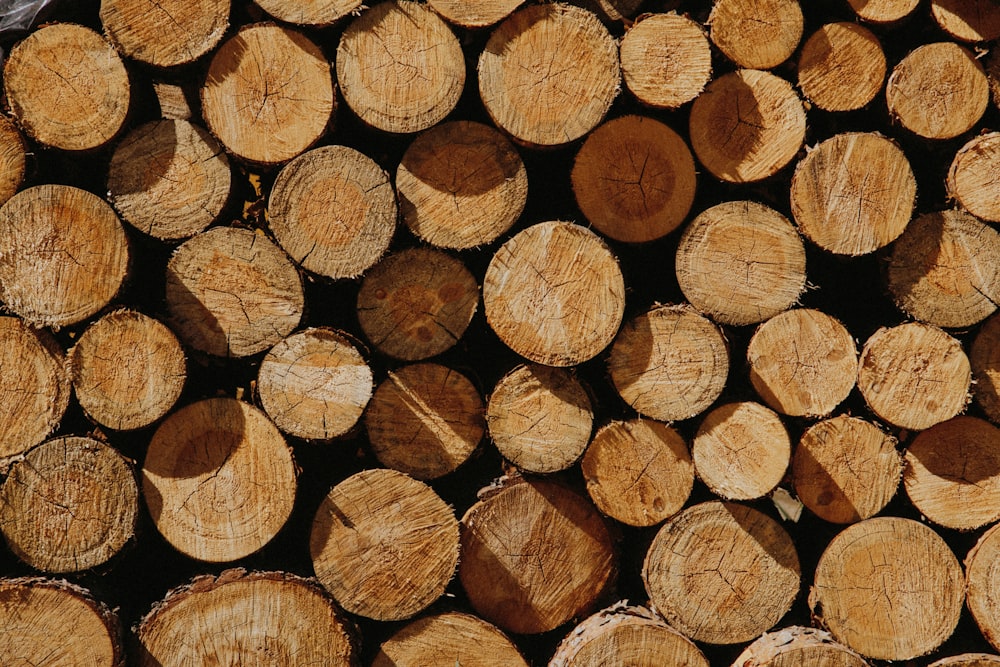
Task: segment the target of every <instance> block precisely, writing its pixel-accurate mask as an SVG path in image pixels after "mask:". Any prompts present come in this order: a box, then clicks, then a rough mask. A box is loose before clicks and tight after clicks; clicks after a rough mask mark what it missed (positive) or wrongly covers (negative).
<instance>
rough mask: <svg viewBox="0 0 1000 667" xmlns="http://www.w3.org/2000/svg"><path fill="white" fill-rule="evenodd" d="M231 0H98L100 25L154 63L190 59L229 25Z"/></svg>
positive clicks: (128, 51) (118, 43)
mask: <svg viewBox="0 0 1000 667" xmlns="http://www.w3.org/2000/svg"><path fill="white" fill-rule="evenodd" d="M229 11H230V1H229V0H209V1H208V2H203V1H201V0H197V1H195V0H102V2H101V11H100V17H101V25H102V26H103V27H104V32H105V33H106V34H107V36H108V39H109V40H110V41H111V43H112V44H114V45H115V47H116V48H117V49H118V50H119V51H121V52H122V53H123V54H125V55H126V56H128V57H129V58H134V59H135V60H138V61H140V62H143V63H146V64H147V65H152V66H154V67H164V68H166V67H176V66H178V65H186V64H188V63H193V62H194V61H195V60H198V59H199V58H201V57H202V56H203V55H205V54H206V53H208V52H209V51H211V50H212V49H214V48H215V47H216V46H217V45H218V44H219V42H220V41H221V40H222V36H223V35H224V34H225V32H226V30H227V29H228V28H229Z"/></svg>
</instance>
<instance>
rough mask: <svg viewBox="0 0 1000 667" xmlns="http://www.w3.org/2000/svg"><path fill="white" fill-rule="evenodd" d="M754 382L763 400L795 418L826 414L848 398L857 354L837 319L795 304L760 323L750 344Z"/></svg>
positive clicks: (852, 384)
mask: <svg viewBox="0 0 1000 667" xmlns="http://www.w3.org/2000/svg"><path fill="white" fill-rule="evenodd" d="M747 363H748V364H749V365H750V382H751V384H753V388H754V389H755V390H756V391H757V393H758V394H759V395H760V397H761V398H762V399H764V402H765V403H767V404H768V405H769V406H770V407H771V408H773V409H774V410H777V411H778V412H780V413H782V414H785V415H790V416H793V417H823V416H826V415H828V414H830V413H831V412H833V409H834V408H836V407H837V406H838V405H839V404H840V403H841V402H842V401H843V400H844V399H846V398H847V396H848V394H850V393H851V390H852V389H854V384H855V381H856V379H857V369H858V352H857V348H856V347H855V343H854V338H853V336H851V332H850V331H848V330H847V328H846V327H845V326H844V325H843V324H841V323H840V322H839V321H838V320H837V319H836V318H833V317H831V316H829V315H827V314H825V313H822V312H820V311H818V310H813V309H811V308H795V309H792V310H789V311H786V312H784V313H781V314H780V315H776V316H774V317H772V318H771V319H769V320H768V321H767V322H764V323H763V324H761V325H760V326H759V327H758V328H757V331H756V332H755V333H754V335H753V338H751V339H750V344H749V345H748V346H747Z"/></svg>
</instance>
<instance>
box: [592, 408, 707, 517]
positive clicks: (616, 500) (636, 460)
mask: <svg viewBox="0 0 1000 667" xmlns="http://www.w3.org/2000/svg"><path fill="white" fill-rule="evenodd" d="M580 467H581V469H582V471H583V478H584V480H585V481H586V482H587V493H588V494H589V495H590V498H591V500H593V501H594V504H595V505H597V508H598V509H599V510H601V512H602V513H604V514H605V515H607V516H609V517H611V518H613V519H615V520H616V521H620V522H622V523H624V524H627V525H629V526H637V527H646V526H654V525H656V524H658V523H660V522H662V521H664V520H665V519H667V518H669V517H671V516H673V515H674V514H676V513H677V512H679V511H680V510H681V508H682V507H684V504H685V503H686V502H687V500H688V498H689V497H690V495H691V490H692V488H693V487H694V464H693V463H692V461H691V455H690V454H689V453H688V447H687V443H686V442H684V439H683V438H682V437H681V435H680V434H679V433H678V432H677V431H676V430H674V429H673V428H671V427H670V426H667V425H666V424H664V423H662V422H657V421H652V420H648V419H631V420H628V421H612V422H609V423H608V424H605V425H604V426H602V427H601V428H600V429H598V431H597V433H596V434H595V435H594V439H593V440H592V441H591V443H590V445H589V446H588V447H587V451H586V453H585V454H584V455H583V461H582V462H581V466H580Z"/></svg>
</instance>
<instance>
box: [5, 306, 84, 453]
mask: <svg viewBox="0 0 1000 667" xmlns="http://www.w3.org/2000/svg"><path fill="white" fill-rule="evenodd" d="M0 368H2V369H3V373H0V471H2V470H3V469H5V468H6V467H7V464H9V463H11V461H12V459H13V458H14V457H17V456H20V455H21V454H23V453H24V452H26V451H28V449H30V448H31V447H33V446H35V445H37V444H39V443H40V442H42V441H43V440H44V439H45V438H47V437H48V436H49V434H50V433H52V431H54V430H55V429H56V427H57V426H58V425H59V422H60V421H61V420H62V418H63V414H65V412H66V408H67V406H68V405H69V396H70V392H71V388H72V385H71V384H70V376H69V373H68V372H67V371H66V365H65V359H64V358H63V352H62V348H60V347H59V343H57V342H56V340H55V339H54V338H53V337H52V336H51V334H49V333H48V332H47V331H45V330H41V329H32V328H30V327H29V326H28V325H26V324H25V323H24V322H23V321H22V320H21V319H19V318H16V317H7V316H4V317H0Z"/></svg>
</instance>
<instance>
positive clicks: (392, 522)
mask: <svg viewBox="0 0 1000 667" xmlns="http://www.w3.org/2000/svg"><path fill="white" fill-rule="evenodd" d="M458 539H459V538H458V519H456V518H455V514H454V512H453V511H452V509H451V507H449V506H448V505H447V504H446V503H445V502H444V501H443V500H441V498H440V497H439V496H438V495H437V494H436V493H435V492H434V490H433V489H432V488H430V487H429V486H427V485H425V484H423V483H422V482H418V481H416V480H415V479H412V478H411V477H408V476H407V475H405V474H403V473H401V472H397V471H395V470H385V469H369V470H364V471H362V472H359V473H357V474H355V475H352V476H351V477H348V478H347V479H346V480H344V481H343V482H340V483H339V484H337V485H336V486H335V487H333V488H332V489H331V490H330V493H329V494H327V496H326V498H324V499H323V502H322V504H321V505H320V507H319V509H318V510H317V511H316V517H315V518H314V519H313V523H312V533H311V535H310V538H309V553H310V554H311V556H312V562H313V568H314V569H315V571H316V576H317V577H318V578H319V580H320V582H321V583H322V584H323V587H324V588H326V590H327V591H329V592H330V594H331V595H333V597H334V598H335V599H336V600H337V602H338V604H340V606H341V607H343V608H344V609H345V610H347V611H348V612H350V613H352V614H357V615H359V616H364V617H366V618H373V619H376V620H380V621H399V620H404V619H407V618H410V617H412V616H413V615H414V614H417V613H418V612H420V611H422V610H424V609H425V608H426V607H427V606H428V605H430V604H431V603H432V602H434V601H435V600H437V599H438V598H439V597H441V595H442V594H444V591H445V588H446V587H447V585H448V582H449V581H450V580H451V578H452V576H453V575H454V573H455V567H456V565H457V564H458V549H459V543H458Z"/></svg>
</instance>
